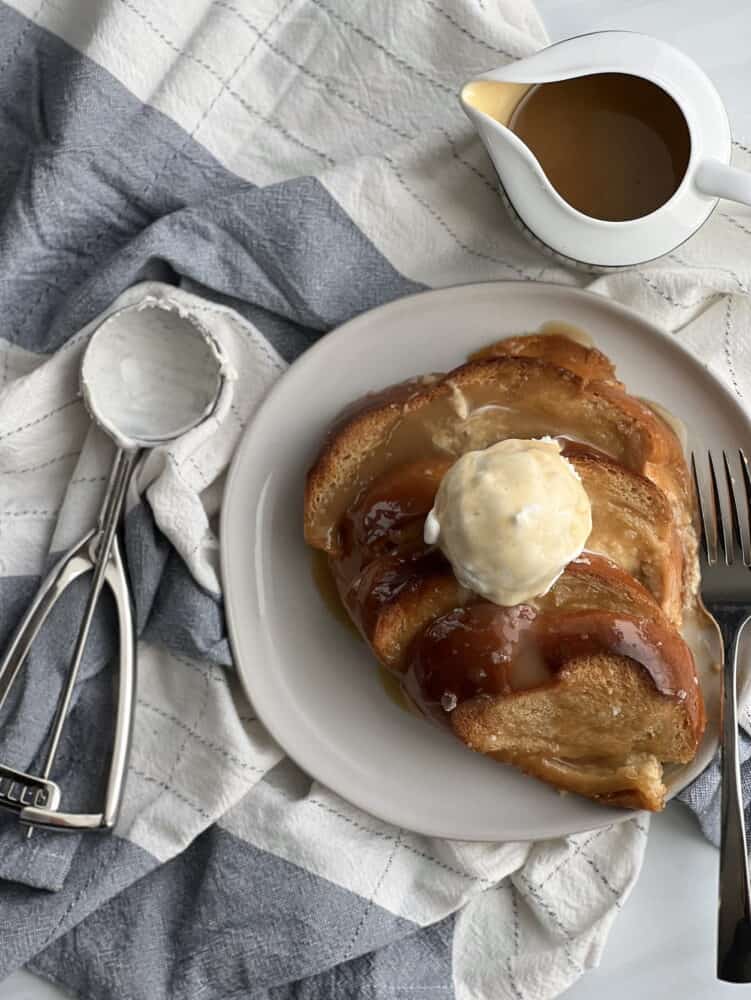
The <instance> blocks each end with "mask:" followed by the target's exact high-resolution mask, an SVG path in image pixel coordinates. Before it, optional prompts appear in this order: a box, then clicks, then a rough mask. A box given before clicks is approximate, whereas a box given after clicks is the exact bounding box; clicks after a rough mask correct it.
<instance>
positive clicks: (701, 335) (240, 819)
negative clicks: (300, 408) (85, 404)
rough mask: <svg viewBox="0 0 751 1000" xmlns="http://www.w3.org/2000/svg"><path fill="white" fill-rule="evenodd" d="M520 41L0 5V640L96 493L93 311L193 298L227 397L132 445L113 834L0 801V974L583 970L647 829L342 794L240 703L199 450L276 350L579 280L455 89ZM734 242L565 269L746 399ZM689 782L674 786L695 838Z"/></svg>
mask: <svg viewBox="0 0 751 1000" xmlns="http://www.w3.org/2000/svg"><path fill="white" fill-rule="evenodd" d="M544 43H545V36H544V32H543V30H542V27H541V25H540V22H539V20H538V18H537V16H536V13H535V11H534V9H533V7H532V6H531V4H530V3H529V2H528V0H415V2H414V3H409V4H406V3H405V4H396V3H392V4H385V3H370V4H365V3H361V4H352V3H348V2H347V0H233V2H230V0H214V2H213V3H211V2H209V0H179V2H178V0H169V2H163V3H160V4H150V3H148V2H147V0H106V2H105V0H101V2H99V3H97V2H96V0H68V2H67V3H60V2H57V0H14V2H13V3H12V4H2V3H0V94H1V95H2V102H1V104H0V108H1V111H0V139H1V140H2V146H1V147H0V148H2V151H3V162H2V167H1V168H0V206H1V207H2V217H1V218H0V255H1V261H0V263H1V266H0V288H1V294H2V300H1V301H2V306H3V310H2V316H3V328H2V334H3V338H2V340H0V593H1V594H2V600H1V601H0V643H2V642H5V640H6V639H7V637H8V635H9V634H10V631H11V629H12V627H13V625H14V624H15V622H16V621H17V620H18V617H19V615H20V613H21V611H22V609H24V608H25V606H26V604H27V602H28V600H29V597H30V596H31V594H32V593H33V591H34V589H35V586H36V584H37V578H38V575H39V573H40V572H42V571H43V569H44V567H45V566H46V565H47V564H48V561H49V559H50V556H51V555H52V554H53V553H54V552H55V551H58V550H59V549H60V548H61V547H63V546H64V545H65V544H67V542H69V541H70V540H71V539H72V538H73V537H75V536H76V535H77V534H78V533H79V532H80V531H81V530H82V529H83V528H84V527H85V526H88V525H89V524H90V523H91V518H92V516H93V512H94V511H95V509H96V506H97V504H98V501H99V498H100V495H101V490H102V478H101V477H102V476H103V474H104V472H105V470H106V462H107V458H108V445H107V443H106V442H105V441H104V440H103V439H102V437H101V436H100V435H99V434H98V433H96V432H94V431H92V430H91V429H90V426H89V422H88V420H87V418H86V416H85V414H84V411H83V408H82V406H81V403H80V400H79V399H78V397H77V389H76V386H77V382H76V380H77V370H78V364H79V361H80V355H81V352H82V350H83V347H84V344H85V340H86V335H87V332H89V331H90V330H91V329H92V328H93V326H95V325H96V323H97V317H101V315H102V314H103V313H104V312H105V311H106V310H108V309H109V308H111V305H112V303H113V301H114V300H118V302H119V303H120V304H122V303H123V302H129V301H135V300H137V299H138V297H139V296H143V295H145V294H149V295H152V296H157V297H162V298H163V299H165V300H167V301H168V302H179V304H180V306H181V308H185V309H188V310H191V309H193V310H200V314H201V319H202V322H203V323H204V324H205V325H210V326H211V328H212V330H214V332H215V333H216V335H217V336H218V337H220V339H221V340H222V342H223V343H224V344H225V346H226V349H227V351H228V352H229V353H230V355H231V357H232V361H233V364H234V366H235V367H236V368H237V370H238V372H239V375H240V377H239V380H238V383H237V387H236V391H235V395H234V405H233V407H232V408H231V410H230V411H229V412H228V413H227V415H226V417H225V418H224V419H223V420H222V421H221V422H220V423H219V424H218V425H211V426H206V427H202V428H200V429H199V430H196V431H194V432H192V433H191V434H188V435H186V436H185V437H184V438H183V439H181V440H180V441H179V442H178V443H177V444H176V445H175V446H174V447H172V448H171V449H169V450H163V451H161V452H158V453H156V454H154V455H153V456H152V457H151V458H150V460H149V462H148V463H147V464H146V466H145V467H144V469H143V470H142V473H141V476H140V478H139V481H138V483H137V484H136V485H137V489H136V490H135V491H134V494H133V496H131V498H130V503H129V510H128V515H127V520H126V547H127V557H128V560H129V566H130V570H131V574H132V577H133V583H134V587H135V591H136V604H137V617H138V629H139V635H140V642H139V659H140V691H139V701H138V711H137V718H136V728H135V740H134V752H133V759H132V766H131V769H130V774H129V780H128V788H127V795H126V802H125V808H124V811H123V816H122V819H121V822H120V824H119V826H118V829H117V832H116V835H115V836H112V837H106V838H92V837H88V838H86V837H84V838H81V837H78V836H71V837H62V836H59V835H48V834H36V835H35V836H34V838H33V839H32V840H31V841H30V842H28V843H27V842H26V841H25V840H21V839H20V837H19V833H18V828H17V826H16V825H15V823H13V822H8V821H6V820H3V821H2V822H1V823H0V879H1V880H2V881H0V928H1V929H2V934H0V977H2V976H4V975H6V974H7V973H9V972H10V971H11V970H13V969H14V968H17V967H19V966H21V965H28V966H29V967H30V968H32V969H34V970H36V971H38V972H40V973H41V974H43V975H45V976H47V977H49V978H50V979H52V980H55V981H57V982H59V983H61V984H62V985H64V986H65V987H67V988H68V989H70V990H71V991H73V992H75V993H77V994H78V995H80V996H86V997H91V998H93V997H98V998H110V997H114V996H117V997H123V998H129V1000H140V998H143V1000H166V998H178V1000H182V998H185V1000H187V998H197V997H202V998H206V1000H210V998H216V1000H220V998H230V997H240V996H242V997H252V998H254V1000H255V998H258V1000H262V998H268V1000H272V998H273V1000H285V998H289V1000H291V998H293V997H294V998H296V1000H300V998H311V1000H312V998H319V997H336V998H340V997H348V998H349V997H352V998H354V997H362V998H363V1000H364V998H367V1000H392V998H393V997H395V996H403V997H405V998H406V997H435V998H443V997H450V996H456V997H457V998H459V1000H470V998H471V1000H486V998H491V997H492V998H494V1000H496V998H501V997H506V998H510V1000H511V998H513V1000H527V998H530V1000H531V998H533V997H534V998H544V997H552V996H554V995H556V994H557V993H559V992H561V991H562V990H563V989H565V988H566V987H567V986H568V985H569V984H571V983H572V982H573V981H574V980H575V979H576V978H577V977H578V976H579V975H580V974H581V973H582V971H583V970H584V969H586V968H587V967H588V966H591V965H592V964H594V963H596V961H597V958H598V955H599V954H600V951H601V949H602V947H603V944H604V941H605V938H606V935H607V931H608V928H609V926H610V924H611V922H612V920H613V919H614V917H615V915H616V912H617V910H618V908H619V907H620V905H621V903H622V901H623V900H624V898H625V897H626V896H627V894H628V892H629V890H630V888H631V886H632V885H633V882H634V880H635V878H636V877H637V875H638V872H639V868H640V865H641V860H642V853H643V849H644V842H645V836H646V833H647V828H646V825H645V820H644V818H643V817H637V818H635V819H630V820H628V821H626V822H624V823H621V824H619V825H618V826H616V827H614V828H612V829H610V830H606V831H600V832H598V833H595V834H589V835H582V836H578V837H572V838H570V839H568V840H562V841H556V842H547V843H540V844H532V845H528V844H507V845H491V844H465V843H456V842H453V843H452V842H446V841H438V840H431V839H427V838H422V837H417V836H415V835H412V834H410V833H409V832H407V831H404V830H395V829H393V828H391V827H389V826H387V825H386V824H383V823H381V822H379V821H378V820H376V819H374V818H373V817H370V816H366V815H364V814H362V813H360V812H358V811H357V810H356V809H354V808H352V807H351V806H349V805H348V804H347V803H345V802H342V801H341V800H339V799H337V798H336V797H335V796H334V795H333V794H331V793H330V792H329V791H328V790H326V789H325V788H321V787H319V786H317V785H315V784H314V783H311V782H310V780H309V779H308V778H307V777H306V776H305V775H304V774H302V773H301V772H300V771H299V770H298V769H297V768H296V767H295V766H293V765H292V764H291V763H290V762H289V761H288V760H285V759H284V757H283V754H282V752H281V751H280V750H279V748H278V747H276V746H275V745H274V744H273V742H272V741H271V740H270V739H269V737H268V736H267V735H266V734H265V732H264V731H263V729H262V727H261V726H260V725H259V723H258V722H257V721H256V720H255V719H254V718H253V713H252V709H251V708H250V707H249V706H248V705H247V704H246V703H245V702H244V700H243V698H242V696H241V694H240V692H239V690H238V686H237V684H236V681H235V679H234V675H233V672H232V669H231V658H230V653H229V649H228V645H227V641H226V635H225V631H224V622H223V616H222V605H221V595H220V589H219V580H218V575H217V556H218V549H217V541H216V535H215V518H216V514H217V511H218V508H219V504H220V502H221V489H222V482H223V474H224V471H225V469H226V467H227V463H228V461H229V458H230V455H231V452H232V449H233V447H234V445H235V443H236V442H237V440H238V438H239V435H240V433H241V431H242V428H243V426H244V425H245V424H246V423H247V421H248V420H249V419H251V418H252V414H253V410H254V408H255V407H256V406H257V404H258V402H259V401H260V399H261V398H262V396H263V394H264V392H265V391H266V389H267V388H268V386H269V385H270V384H271V382H272V381H273V380H274V379H275V378H276V377H277V376H278V374H279V373H280V372H281V371H282V370H283V369H284V367H285V365H286V363H287V362H289V361H291V360H293V359H294V358H295V357H296V356H297V355H298V354H299V353H300V352H301V351H303V350H304V349H305V348H306V346H307V345H308V344H310V343H311V342H312V341H313V340H315V339H316V338H317V337H319V336H320V335H321V334H322V333H324V332H325V331H326V330H328V329H330V328H331V327H332V326H335V325H337V324H338V323H341V322H342V321H343V320H346V319H348V318H350V317H351V316H353V315H354V314H356V313H358V312H361V311H363V310H364V309H367V308H369V307H371V306H374V305H377V304H379V303H381V302H384V301H386V300H389V299H393V298H395V297H397V296H400V295H404V294H407V293H409V292H412V291H416V290H419V289H422V288H424V287H426V286H441V285H448V284H452V283H456V282H463V281H473V280H478V279H483V278H516V279H519V280H535V279H539V278H545V279H547V280H552V281H559V282H562V283H568V284H575V283H580V282H582V281H583V280H584V279H583V278H582V277H581V276H578V275H574V274H571V273H569V272H567V271H565V270H563V269H561V268H560V267H558V266H557V265H554V264H552V263H551V262H550V261H548V260H546V259H544V258H542V257H540V256H539V255H538V253H537V251H536V250H534V249H533V248H532V247H531V246H530V245H527V244H526V243H525V242H524V241H523V240H522V239H521V237H520V236H518V235H517V234H516V232H515V231H514V230H513V228H512V226H511V225H510V224H509V222H508V221H507V219H506V217H505V215H504V212H503V210H502V208H501V206H500V203H499V200H498V198H497V195H496V191H495V181H494V177H493V173H492V170H491V168H490V165H489V163H488V161H487V159H486V157H485V154H484V151H483V149H482V148H481V146H480V145H479V143H478V141H477V140H476V139H475V137H474V136H473V134H472V132H471V129H470V127H469V125H468V123H467V121H466V120H465V118H464V116H463V114H462V113H461V111H460V110H459V108H458V105H457V101H456V91H457V88H458V86H459V84H460V83H461V82H462V81H463V80H465V79H467V78H468V77H470V76H471V75H472V74H474V73H476V72H478V71H481V70H484V69H487V68H489V67H490V66H493V65H498V64H500V63H502V62H506V61H508V60H509V59H512V58H515V57H518V56H522V55H524V54H527V53H529V52H531V51H533V50H534V49H535V48H538V47H539V46H541V45H543V44H544ZM736 155H737V157H738V160H739V162H740V163H742V164H745V165H746V166H751V149H749V148H748V147H746V146H742V145H737V147H736ZM749 238H751V216H750V215H749V214H748V212H745V213H744V211H743V210H741V209H737V208H729V207H723V208H722V210H721V211H719V212H717V213H716V214H715V215H714V217H713V219H712V221H711V222H709V223H708V224H707V225H706V226H705V227H704V228H703V229H702V230H701V233H700V234H699V235H698V236H697V237H696V238H695V239H694V240H692V241H691V242H690V243H688V244H687V245H685V246H684V247H682V248H681V249H680V251H679V252H678V253H677V254H672V255H670V256H669V257H667V258H666V259H664V260H661V261H659V262H657V263H655V264H653V265H650V266H649V267H645V268H642V269H641V270H636V271H631V272H628V273H623V274H618V275H616V276H610V277H607V278H601V279H599V280H598V281H596V282H594V284H593V285H592V287H593V288H595V289H596V290H598V291H600V292H602V293H603V294H607V295H611V296H613V297H615V298H617V299H619V300H620V301H622V302H626V303H628V304H629V305H632V306H635V307H636V308H638V309H640V310H642V311H643V312H644V313H646V314H648V315H649V316H650V317H651V318H653V319H654V320H656V321H657V322H660V323H663V324H664V325H666V326H667V327H669V328H670V329H672V330H674V331H675V332H676V334H677V335H680V336H681V337H682V338H684V339H685V341H686V342H687V343H688V344H689V345H690V346H691V347H693V348H695V349H696V350H697V351H699V352H700V353H701V355H702V357H703V358H704V360H706V362H707V363H708V364H709V365H710V366H711V367H712V368H713V370H715V371H716V372H717V373H718V374H719V375H720V376H721V377H723V378H725V379H726V380H727V381H728V382H729V383H730V384H731V386H732V388H733V391H735V392H736V393H737V394H738V395H739V396H741V397H743V396H744V395H745V393H747V392H748V391H749V389H750V388H751V356H750V354H749V351H750V350H751V349H750V348H749V345H748V341H747V340H743V339H742V334H741V331H742V330H743V329H747V328H748V326H749V320H751V306H750V305H749V295H748V291H749V280H751V266H750V265H749V261H751V255H750V254H749V252H748V250H749ZM143 282H148V284H147V285H145V286H144V285H143V284H142V283H143ZM132 286H138V287H135V288H134V287H132ZM197 295H200V296H201V298H199V297H197ZM119 296H122V297H121V298H119V299H118V297H119ZM56 525H57V527H56ZM81 601H82V595H81V591H80V590H73V591H71V593H70V594H69V595H68V596H67V597H66V600H65V604H64V605H63V606H62V607H61V609H60V611H59V613H58V614H56V617H55V620H54V621H53V622H51V623H50V627H49V629H48V632H47V634H46V637H45V638H44V639H43V640H42V641H41V642H40V643H39V645H38V646H37V647H36V648H35V650H34V654H33V656H32V658H31V662H30V665H29V670H28V672H27V674H26V675H25V676H24V682H23V685H22V686H21V687H20V688H19V689H18V691H17V693H16V695H15V697H14V699H13V704H12V705H11V707H10V711H9V715H8V717H7V721H6V722H4V725H3V727H2V730H1V731H0V735H1V740H0V759H2V760H4V761H7V762H8V763H14V764H16V765H18V766H22V767H25V766H32V765H33V764H34V761H35V757H36V756H37V755H38V743H39V740H40V737H41V733H42V732H43V731H44V728H45V726H47V725H48V723H49V721H50V717H51V712H52V709H53V705H54V696H55V694H56V692H57V690H58V689H59V686H60V682H61V676H62V670H63V666H64V662H65V654H66V652H67V650H68V649H69V648H70V643H71V641H72V637H73V633H72V629H71V621H72V619H73V618H74V615H75V613H76V610H77V608H79V609H80V604H81ZM111 632H112V629H111V627H110V620H109V618H108V616H107V614H106V613H104V614H102V615H101V616H100V617H99V618H98V620H97V623H96V630H95V635H94V638H93V641H92V643H91V645H90V647H89V649H88V651H87V656H86V660H85V663H84V671H83V680H82V683H81V684H80V685H79V687H78V689H77V697H76V704H75V708H74V711H73V714H72V717H71V721H70V725H69V727H68V729H67V731H66V738H65V740H64V743H63V746H62V753H61V757H60V760H59V765H58V769H57V771H56V775H57V776H58V777H59V779H60V781H61V783H62V785H63V787H64V789H65V791H66V794H67V795H68V796H69V798H68V800H67V801H68V802H69V803H70V804H71V806H73V807H75V806H84V805H91V804H92V802H91V796H92V795H93V790H92V789H93V786H94V784H95V779H94V774H95V773H97V768H96V762H97V761H99V760H100V758H101V757H102V756H103V754H105V753H106V749H107V746H108V744H109V739H110V727H109V720H110V707H109V704H108V699H109V697H110V693H109V692H110V687H111V672H110V669H109V666H108V664H109V661H110V658H111V655H112V635H111ZM747 768H748V774H749V775H751V763H750V764H749V765H747ZM716 783H717V782H716V775H715V774H714V773H713V772H711V771H710V772H708V773H707V774H706V775H705V776H704V777H703V778H702V779H700V781H699V782H697V783H696V785H695V786H694V788H693V789H692V790H691V791H690V792H689V793H688V795H687V799H688V801H689V802H690V803H691V805H692V807H693V808H694V809H695V810H696V811H697V812H698V813H699V814H700V815H701V816H702V817H703V818H704V820H705V822H706V823H707V824H708V828H711V822H712V820H711V817H712V816H714V815H716V804H715V797H716ZM94 790H95V789H94Z"/></svg>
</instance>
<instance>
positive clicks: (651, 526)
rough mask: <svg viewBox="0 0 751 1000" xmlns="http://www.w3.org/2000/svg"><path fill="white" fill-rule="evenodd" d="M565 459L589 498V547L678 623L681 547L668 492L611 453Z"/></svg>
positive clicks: (681, 608) (681, 592) (679, 620)
mask: <svg viewBox="0 0 751 1000" xmlns="http://www.w3.org/2000/svg"><path fill="white" fill-rule="evenodd" d="M569 461H570V462H571V463H572V465H573V466H574V468H575V469H576V471H577V472H578V473H579V476H580V478H581V481H582V484H583V486H584V489H585V490H586V492H587V494H588V496H589V498H590V501H591V504H592V532H591V534H590V536H589V538H588V540H587V549H588V550H591V551H592V552H600V553H603V554H604V555H606V556H608V557H609V558H610V559H612V560H613V561H614V562H615V563H616V564H617V565H618V566H620V567H621V569H623V570H625V571H626V572H627V573H630V574H631V575H632V576H634V577H636V579H637V580H638V581H639V582H640V583H643V584H644V585H645V586H646V587H647V589H648V590H649V591H650V592H651V593H652V594H654V596H655V597H656V598H657V601H658V603H659V604H660V607H661V608H662V610H663V611H664V612H665V614H666V615H667V616H668V618H669V619H670V620H671V621H672V622H675V623H676V625H678V626H679V627H680V624H681V622H682V619H683V560H684V552H683V547H682V546H681V540H680V536H679V533H678V531H677V529H676V526H675V521H674V518H673V512H672V508H671V505H670V502H669V500H668V498H667V497H666V496H665V494H664V493H663V491H662V490H661V489H660V488H659V487H658V486H656V485H655V484H654V483H653V482H652V481H651V480H650V479H647V478H646V476H640V475H639V474H638V473H635V472H630V471H629V470H627V469H625V468H624V467H623V466H622V465H619V464H618V463H617V462H613V461H611V460H610V459H606V458H602V457H600V456H597V457H590V456H588V455H574V456H572V457H571V458H570V459H569Z"/></svg>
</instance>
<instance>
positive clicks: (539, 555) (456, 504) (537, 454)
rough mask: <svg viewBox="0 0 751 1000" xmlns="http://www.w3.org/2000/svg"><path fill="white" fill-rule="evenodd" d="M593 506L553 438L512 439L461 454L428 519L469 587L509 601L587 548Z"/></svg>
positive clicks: (434, 538) (433, 538)
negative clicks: (585, 546)
mask: <svg viewBox="0 0 751 1000" xmlns="http://www.w3.org/2000/svg"><path fill="white" fill-rule="evenodd" d="M591 530H592V510H591V506H590V502H589V497H588V496H587V494H586V492H585V490H584V487H583V486H582V484H581V480H580V479H579V475H578V473H577V472H576V470H575V469H574V467H573V466H572V465H571V464H570V462H568V461H567V459H565V458H564V457H563V456H562V455H561V447H560V445H559V443H558V442H557V441H554V440H553V439H552V438H540V439H539V440H517V439H510V440H508V441H501V442H499V443H498V444H494V445H492V446H491V447H490V448H485V449H484V450H483V451H470V452H467V454H465V455H462V457H461V458H459V459H458V460H457V461H456V462H455V463H454V465H452V466H451V468H450V469H449V470H448V472H447V473H446V475H445V477H444V479H443V481H442V482H441V485H440V487H439V489H438V493H437V494H436V498H435V503H434V505H433V509H432V510H431V511H430V513H429V514H428V517H427V520H426V522H425V541H426V543H427V544H428V545H434V544H435V543H436V542H437V543H438V544H439V545H440V547H441V549H442V551H443V553H444V555H445V556H446V558H447V559H448V560H449V562H450V563H451V565H452V567H453V570H454V573H455V574H456V578H457V579H458V581H459V582H460V583H461V584H462V586H464V587H468V588H469V589H470V590H473V591H475V592H476V593H477V594H480V595H482V596H483V597H485V598H487V599H488V600H489V601H493V602H494V603H495V604H503V605H506V606H510V605H513V604H520V603H522V602H523V601H527V600H529V599H530V598H532V597H538V596H539V595H541V594H544V593H546V592H547V591H548V590H549V589H550V588H551V587H552V585H553V584H554V583H555V581H556V580H557V579H558V577H559V576H560V575H561V573H562V572H563V569H564V567H565V566H566V564H567V563H569V562H571V560H572V559H575V558H576V557H577V556H578V555H579V554H580V553H581V551H582V549H583V548H584V545H585V543H586V541H587V538H588V537H589V533H590V531H591Z"/></svg>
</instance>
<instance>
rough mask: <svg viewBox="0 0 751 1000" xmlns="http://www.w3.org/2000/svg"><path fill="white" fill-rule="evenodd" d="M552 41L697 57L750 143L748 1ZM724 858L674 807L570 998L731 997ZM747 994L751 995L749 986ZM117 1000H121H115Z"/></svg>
mask: <svg viewBox="0 0 751 1000" xmlns="http://www.w3.org/2000/svg"><path fill="white" fill-rule="evenodd" d="M538 4H539V8H540V10H541V12H542V15H543V18H544V20H545V23H546V25H547V27H548V31H549V33H550V35H551V37H552V38H553V39H558V38H565V37H566V36H568V35H575V34H579V33H582V32H585V31H595V30H600V29H603V28H626V29H629V30H632V31H643V32H646V33H647V34H652V35H657V36H658V37H660V38H664V39H665V40H666V41H669V42H672V43H673V44H674V45H677V46H678V47H679V48H681V49H683V50H684V51H685V52H687V53H688V54H689V55H691V56H692V57H693V58H694V59H696V61H697V62H698V63H699V64H700V65H701V66H702V67H703V68H704V69H705V70H706V72H707V73H708V74H709V75H710V76H711V78H712V79H713V80H714V82H715V84H716V86H717V87H718V89H719V91H720V93H721V94H722V96H723V99H724V100H725V103H726V105H727V107H728V112H729V115H730V121H731V125H732V127H733V132H734V134H735V136H736V138H738V139H740V140H741V141H744V142H746V143H749V142H751V100H749V94H751V46H750V45H749V43H750V42H751V3H750V2H749V0H712V2H708V0H538ZM716 882H717V854H716V852H715V850H714V849H713V848H712V847H710V846H709V845H708V844H707V843H706V841H704V839H703V838H702V837H701V835H700V833H699V832H698V828H697V827H696V824H695V822H694V820H693V819H692V817H691V816H689V815H688V814H687V813H686V811H685V810H684V809H683V808H682V807H681V806H671V807H670V808H669V809H668V810H667V812H666V813H665V815H663V816H660V817H658V818H657V819H655V820H654V821H653V828H652V833H651V835H650V840H649V846H648V848H647V858H646V863H645V867H644V871H643V873H642V876H641V879H640V881H639V884H638V885H637V887H636V889H635V890H634V892H633V894H632V896H631V898H630V900H629V901H628V903H627V905H626V906H625V908H624V911H623V913H622V914H621V916H620V917H619V919H618V921H617V923H616V925H615V928H614V929H613V932H612V934H611V937H610V942H609V944H608V947H607V949H606V952H605V955H604V957H603V961H602V964H601V965H600V967H599V969H597V970H595V971H594V972H591V973H589V974H588V975H587V976H586V977H585V978H584V979H583V980H582V981H580V982H579V983H578V984H577V985H576V986H575V987H574V988H573V989H571V990H569V991H568V993H567V994H566V997H567V1000H602V998H603V997H604V996H606V995H607V998H608V1000H632V998H633V997H634V996H638V997H640V1000H658V998H660V1000H663V998H665V997H674V996H680V997H681V998H682V1000H724V998H730V997H731V996H732V997H734V998H738V997H739V996H740V995H741V992H740V991H741V990H742V989H743V988H742V987H733V986H727V985H725V984H720V983H718V982H717V981H716V980H715V979H714V973H713V969H714V933H715V915H716ZM745 989H746V991H748V990H749V989H750V988H749V987H746V988H745ZM65 996H66V994H63V993H62V991H60V990H58V989H56V988H54V987H52V986H50V985H48V984H47V983H43V982H41V981H40V980H39V979H37V978H35V977H34V976H31V975H29V974H28V973H25V972H18V973H16V974H15V975H13V976H11V977H10V978H8V979H6V980H5V981H4V982H3V983H0V1000H63V998H64V997H65ZM112 1000H115V998H112Z"/></svg>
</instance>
